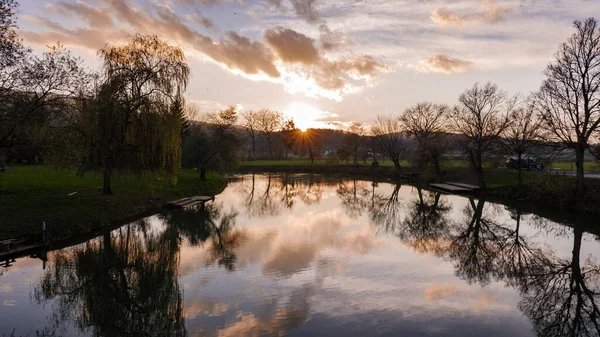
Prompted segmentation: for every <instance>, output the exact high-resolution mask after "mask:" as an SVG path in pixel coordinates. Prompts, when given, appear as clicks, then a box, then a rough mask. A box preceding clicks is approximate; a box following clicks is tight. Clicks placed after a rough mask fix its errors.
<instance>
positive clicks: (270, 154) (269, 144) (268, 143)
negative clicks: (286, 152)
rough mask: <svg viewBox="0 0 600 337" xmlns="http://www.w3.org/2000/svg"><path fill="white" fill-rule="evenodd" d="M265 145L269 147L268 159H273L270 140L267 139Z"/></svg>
mask: <svg viewBox="0 0 600 337" xmlns="http://www.w3.org/2000/svg"><path fill="white" fill-rule="evenodd" d="M267 145H268V146H269V156H270V157H269V159H273V150H272V149H271V138H270V137H267Z"/></svg>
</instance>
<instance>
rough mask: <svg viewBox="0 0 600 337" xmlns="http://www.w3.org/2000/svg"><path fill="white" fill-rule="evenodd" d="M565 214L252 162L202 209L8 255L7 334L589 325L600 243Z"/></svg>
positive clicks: (522, 330) (560, 328)
mask: <svg viewBox="0 0 600 337" xmlns="http://www.w3.org/2000/svg"><path fill="white" fill-rule="evenodd" d="M591 221H596V220H595V219H590V222H591ZM570 225H571V226H566V225H565V224H559V223H556V222H553V221H551V220H549V219H546V218H543V217H541V216H538V215H536V214H527V213H524V212H521V211H520V210H519V209H514V208H508V207H506V206H503V205H499V204H494V203H491V202H486V201H484V200H478V199H469V198H465V197H460V196H449V195H442V194H439V193H435V192H431V191H426V190H421V189H417V188H415V187H412V186H409V185H394V184H388V183H372V182H370V181H360V180H341V179H325V178H323V177H320V176H314V175H286V176H275V175H274V176H259V175H256V176H250V175H248V176H243V177H240V178H239V179H236V180H235V181H233V182H231V183H230V185H229V187H228V188H227V189H226V190H225V191H224V192H223V193H222V194H221V195H218V196H217V198H216V201H215V203H213V204H207V206H206V207H205V208H200V209H189V210H185V211H177V212H172V213H165V214H158V215H155V216H151V217H148V218H145V219H142V220H139V221H137V222H134V223H131V224H128V225H126V226H123V227H121V228H119V229H116V230H113V231H111V232H107V233H105V234H104V235H101V236H99V237H97V238H94V239H92V240H90V241H87V242H82V243H80V244H78V245H75V246H71V247H67V248H64V249H61V250H57V251H51V252H48V253H47V254H46V257H47V261H46V262H45V263H44V262H43V261H42V260H40V259H38V258H30V257H23V258H20V259H17V260H16V261H15V262H14V263H12V265H11V266H10V267H2V268H1V269H0V272H1V274H0V317H2V319H0V332H1V333H4V334H5V335H11V333H13V331H14V335H15V336H26V335H29V336H36V335H44V336H79V335H87V336H120V335H130V336H184V335H189V336H222V337H223V336H487V337H495V336H536V335H538V336H598V335H600V328H599V324H600V322H599V320H600V319H599V309H598V308H599V306H600V260H599V258H600V241H599V239H598V236H596V235H594V234H591V233H586V232H584V230H583V229H582V227H581V226H579V225H577V226H575V225H573V224H570ZM43 267H45V269H44V268H43Z"/></svg>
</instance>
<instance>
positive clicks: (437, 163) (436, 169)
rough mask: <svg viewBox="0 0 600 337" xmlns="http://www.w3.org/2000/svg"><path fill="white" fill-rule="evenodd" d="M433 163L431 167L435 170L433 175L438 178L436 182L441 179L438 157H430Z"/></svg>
mask: <svg viewBox="0 0 600 337" xmlns="http://www.w3.org/2000/svg"><path fill="white" fill-rule="evenodd" d="M431 159H432V161H433V167H434V168H435V175H436V176H437V177H438V180H441V179H442V169H441V168H440V159H439V158H438V156H431Z"/></svg>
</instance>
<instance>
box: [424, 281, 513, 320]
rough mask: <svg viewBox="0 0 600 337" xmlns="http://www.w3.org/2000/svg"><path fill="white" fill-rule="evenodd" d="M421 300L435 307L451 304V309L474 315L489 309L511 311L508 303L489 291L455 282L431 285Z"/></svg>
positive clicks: (511, 307) (426, 288) (511, 306)
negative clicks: (468, 311) (462, 310)
mask: <svg viewBox="0 0 600 337" xmlns="http://www.w3.org/2000/svg"><path fill="white" fill-rule="evenodd" d="M423 299H424V300H425V301H426V302H429V303H432V304H435V305H436V306H439V305H442V304H444V305H449V304H451V305H452V307H453V308H462V309H464V310H470V311H472V312H474V313H481V312H484V311H487V310H490V309H504V310H507V311H510V310H512V309H513V305H512V303H511V302H510V301H506V299H503V298H501V297H500V296H499V295H497V294H496V293H495V292H494V291H492V290H490V289H487V288H479V287H477V286H465V285H461V284H459V283H457V282H451V283H447V284H444V283H431V284H429V285H428V286H427V287H425V289H424V290H423ZM458 303H459V304H458Z"/></svg>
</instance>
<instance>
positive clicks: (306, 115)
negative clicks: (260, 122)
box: [283, 102, 335, 132]
mask: <svg viewBox="0 0 600 337" xmlns="http://www.w3.org/2000/svg"><path fill="white" fill-rule="evenodd" d="M283 113H284V115H285V117H286V118H292V119H293V120H294V124H296V127H297V128H298V129H300V130H301V131H302V132H305V131H306V130H307V129H309V128H332V127H333V126H332V125H330V124H328V123H327V121H326V119H327V118H328V117H333V116H335V115H333V114H331V113H329V112H327V111H323V110H320V109H317V108H315V107H314V106H312V105H309V104H306V103H302V102H292V103H290V104H289V106H288V107H287V108H286V109H285V110H283Z"/></svg>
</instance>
